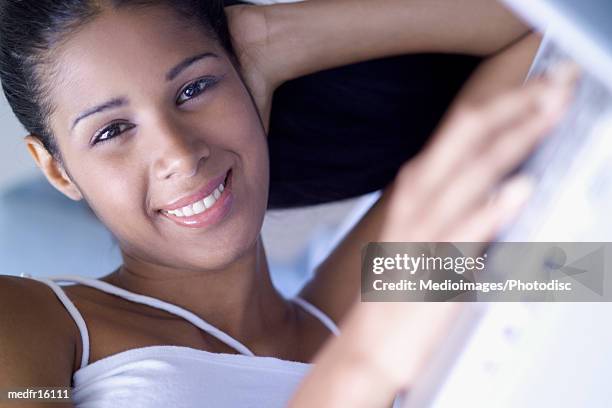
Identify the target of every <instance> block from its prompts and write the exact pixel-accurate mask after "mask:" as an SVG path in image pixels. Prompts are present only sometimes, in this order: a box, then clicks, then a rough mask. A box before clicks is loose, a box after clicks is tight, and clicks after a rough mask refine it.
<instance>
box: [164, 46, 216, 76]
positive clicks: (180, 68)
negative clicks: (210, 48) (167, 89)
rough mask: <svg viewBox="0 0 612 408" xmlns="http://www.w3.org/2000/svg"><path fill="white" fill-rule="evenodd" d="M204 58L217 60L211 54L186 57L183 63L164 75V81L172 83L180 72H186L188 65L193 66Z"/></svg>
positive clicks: (213, 54) (214, 55)
mask: <svg viewBox="0 0 612 408" xmlns="http://www.w3.org/2000/svg"><path fill="white" fill-rule="evenodd" d="M204 58H219V56H218V55H217V54H215V53H212V52H204V53H202V54H198V55H194V56H192V57H187V58H185V59H184V60H183V61H181V62H179V63H178V64H177V65H176V66H175V67H174V68H172V69H171V70H170V71H168V73H167V74H166V81H172V80H173V79H174V78H176V77H177V76H178V75H179V74H180V73H181V72H183V71H184V70H186V69H187V68H188V67H189V66H190V65H192V64H195V63H196V62H198V61H200V60H203V59H204Z"/></svg>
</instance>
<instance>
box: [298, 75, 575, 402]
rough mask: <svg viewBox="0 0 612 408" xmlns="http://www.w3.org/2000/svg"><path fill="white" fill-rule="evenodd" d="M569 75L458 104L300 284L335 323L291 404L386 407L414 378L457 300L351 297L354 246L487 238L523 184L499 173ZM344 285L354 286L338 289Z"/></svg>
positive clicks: (542, 119) (560, 98) (522, 192)
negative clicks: (335, 331) (371, 300)
mask: <svg viewBox="0 0 612 408" xmlns="http://www.w3.org/2000/svg"><path fill="white" fill-rule="evenodd" d="M574 78H575V72H574V71H573V70H571V69H568V70H564V71H561V72H560V73H559V74H557V76H556V77H555V78H553V79H539V80H535V81H532V83H530V84H529V85H527V86H525V87H524V88H522V89H514V90H511V91H508V92H505V93H503V94H502V95H501V96H499V97H497V98H495V99H493V100H491V101H487V103H486V104H482V103H481V104H480V105H479V106H478V107H470V108H466V107H460V108H457V109H456V110H455V111H454V112H453V113H452V114H451V116H450V117H449V118H448V119H447V120H446V121H445V123H444V124H443V125H442V127H441V128H440V129H439V130H438V132H437V134H436V136H435V137H434V140H433V142H432V143H431V144H430V145H429V146H428V147H427V148H426V150H425V151H424V152H423V153H421V155H420V156H419V157H418V158H417V159H416V160H414V161H412V162H410V163H409V164H407V165H406V166H405V167H404V168H403V169H402V170H401V171H400V174H399V175H398V177H397V179H396V180H395V181H394V182H393V184H392V185H391V186H390V187H389V188H388V189H387V190H386V191H385V192H384V194H383V196H382V198H381V199H380V201H379V202H378V203H377V204H376V205H375V206H374V207H373V208H372V209H371V210H370V211H369V213H368V214H367V215H366V216H365V218H364V219H363V221H362V222H361V223H360V224H358V225H357V226H356V227H355V229H354V230H353V231H352V232H351V233H350V234H349V236H348V237H347V239H346V240H345V241H344V242H342V243H341V244H340V246H339V247H338V248H337V250H336V251H335V252H334V254H332V256H331V257H330V259H329V260H328V261H327V262H326V263H325V264H323V265H322V267H321V268H320V270H319V274H318V275H317V276H316V277H315V279H314V280H313V282H312V283H311V284H310V285H309V286H308V287H307V288H306V289H305V290H304V291H303V292H302V296H303V297H305V298H307V299H309V300H311V301H312V302H313V303H314V304H315V305H318V306H319V307H321V308H322V309H323V310H325V311H327V312H328V313H329V314H330V315H331V316H332V317H333V318H335V319H338V320H341V321H342V324H341V327H340V328H341V332H342V334H341V335H340V336H339V337H337V338H334V339H333V340H332V341H331V342H330V343H328V344H327V346H326V347H325V349H324V350H323V352H322V353H321V354H319V356H318V357H317V364H315V366H314V368H313V370H312V371H311V372H310V373H309V376H308V377H307V378H306V380H305V381H304V383H303V384H302V386H301V387H300V389H299V391H298V392H297V393H296V394H295V397H294V399H293V401H292V403H291V405H290V406H291V408H301V407H309V406H317V407H320V408H326V407H329V408H335V407H343V406H350V407H353V408H359V407H364V408H365V407H368V408H376V407H388V406H389V404H390V402H391V400H392V399H393V396H394V395H395V393H397V392H398V391H400V390H401V389H402V388H404V387H410V385H411V384H413V383H414V381H415V380H416V378H417V377H418V375H419V373H420V372H421V370H422V369H423V368H424V366H425V364H426V363H427V359H428V357H429V355H430V354H431V353H432V352H433V351H434V350H435V348H436V346H437V343H438V342H439V340H440V339H441V338H442V337H443V336H444V333H445V332H446V330H447V329H448V327H449V325H450V324H451V322H452V321H453V320H455V317H456V313H457V311H458V310H459V308H460V306H459V305H457V304H452V303H404V304H402V303H393V302H391V303H378V304H367V303H360V302H358V301H357V302H356V300H357V295H358V290H359V282H360V279H359V272H360V253H359V250H360V248H361V247H362V245H364V244H366V243H368V242H370V241H391V242H402V241H416V242H446V241H450V242H453V241H456V242H486V241H489V240H490V239H491V238H493V237H494V235H495V233H496V232H497V231H498V230H499V228H500V227H501V226H503V225H504V224H505V223H506V222H507V221H508V220H509V219H511V218H512V217H513V216H514V215H515V214H516V212H517V210H518V209H519V208H520V207H521V205H522V204H523V203H524V201H525V199H526V198H527V197H528V194H529V190H530V189H529V184H528V183H527V184H526V182H525V179H523V178H521V176H515V178H513V179H510V180H509V181H504V177H505V175H506V174H507V173H508V172H509V171H510V170H512V169H513V168H514V167H515V166H516V165H517V164H518V163H519V162H520V161H521V160H522V159H523V158H524V157H526V155H527V154H528V153H529V152H530V151H531V150H532V149H533V147H534V146H535V145H536V144H537V143H538V142H539V141H540V140H541V138H542V136H544V135H545V134H546V131H547V130H548V129H550V128H551V126H553V125H554V124H555V122H556V121H557V119H558V118H559V117H560V115H561V114H562V113H563V111H564V107H565V106H567V102H568V100H569V96H570V95H571V89H572V88H571V85H572V83H573V82H574ZM498 185H500V186H501V188H500V189H499V190H497V191H495V187H496V186H498ZM349 270H350V272H349ZM349 273H352V274H353V276H352V277H349V276H348V274H349ZM347 285H348V286H352V287H351V289H352V290H354V293H352V294H351V293H348V292H342V291H339V290H338V288H343V289H344V288H346V287H347ZM346 309H350V311H349V312H346ZM345 314H348V316H347V317H346V318H345V319H344V317H345V316H344V315H345Z"/></svg>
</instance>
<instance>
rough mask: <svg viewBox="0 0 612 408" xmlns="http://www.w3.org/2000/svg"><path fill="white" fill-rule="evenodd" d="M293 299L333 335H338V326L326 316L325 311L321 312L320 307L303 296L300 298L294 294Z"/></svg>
mask: <svg viewBox="0 0 612 408" xmlns="http://www.w3.org/2000/svg"><path fill="white" fill-rule="evenodd" d="M293 301H294V302H295V303H297V304H298V305H300V306H301V307H302V309H304V310H306V311H307V312H308V313H310V314H311V315H313V316H314V317H315V318H317V319H318V320H319V321H320V322H321V323H322V324H323V325H324V326H325V327H327V328H328V329H329V331H330V332H332V333H333V334H334V335H335V336H339V335H340V329H338V326H337V325H336V323H334V321H333V320H332V319H330V318H329V316H327V315H326V314H325V313H323V311H321V309H319V308H318V307H316V306H315V305H313V304H312V303H310V302H308V301H306V300H305V299H303V298H301V297H299V296H295V297H294V298H293Z"/></svg>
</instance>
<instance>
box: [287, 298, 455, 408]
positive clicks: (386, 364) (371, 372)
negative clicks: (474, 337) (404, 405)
mask: <svg viewBox="0 0 612 408" xmlns="http://www.w3.org/2000/svg"><path fill="white" fill-rule="evenodd" d="M461 308H462V305H461V304H458V303H402V302H397V303H393V302H391V303H361V302H356V303H355V304H354V307H352V309H351V313H350V314H349V316H348V317H347V319H346V320H345V322H344V323H343V325H342V326H341V331H342V334H341V335H340V336H339V337H337V338H334V339H333V340H332V341H331V342H328V343H327V345H326V347H325V348H324V349H323V350H322V351H321V352H320V353H319V355H318V356H317V358H316V359H315V362H314V366H313V368H312V370H311V372H310V373H309V374H308V376H307V377H306V379H305V380H304V382H303V383H302V384H301V386H300V388H299V389H298V391H297V392H296V394H295V395H294V398H293V399H292V401H291V404H290V405H289V406H290V407H291V408H301V407H318V408H327V407H328V408H336V407H351V408H360V407H363V408H366V407H367V408H376V407H381V408H382V407H390V406H391V405H392V402H393V399H394V397H395V396H396V395H397V393H398V392H400V391H401V390H402V389H406V388H409V387H410V386H411V385H412V384H414V383H415V382H416V380H417V378H418V377H419V375H420V374H422V372H423V371H424V370H425V368H426V365H427V362H428V361H429V359H430V357H431V355H432V354H433V353H434V351H435V350H436V349H437V348H438V347H439V345H440V342H441V341H442V340H443V339H444V337H445V334H446V333H447V332H448V331H449V330H450V329H451V328H452V324H453V323H452V322H453V321H454V320H455V319H456V317H457V314H458V313H459V312H460V310H461Z"/></svg>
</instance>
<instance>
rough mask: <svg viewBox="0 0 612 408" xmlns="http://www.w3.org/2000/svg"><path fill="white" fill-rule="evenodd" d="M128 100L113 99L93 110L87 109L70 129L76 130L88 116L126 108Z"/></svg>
mask: <svg viewBox="0 0 612 408" xmlns="http://www.w3.org/2000/svg"><path fill="white" fill-rule="evenodd" d="M127 103H128V100H127V98H124V97H121V98H113V99H111V100H110V101H107V102H104V103H101V104H100V105H97V106H94V107H93V108H90V109H87V110H86V111H84V112H82V113H81V114H80V115H79V116H77V118H76V119H75V120H74V122H72V127H71V128H70V130H72V129H74V127H75V126H76V125H77V124H78V123H79V122H80V121H82V120H83V119H85V118H86V117H88V116H91V115H94V114H96V113H100V112H103V111H105V110H108V109H112V108H118V107H120V106H125V105H127Z"/></svg>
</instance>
